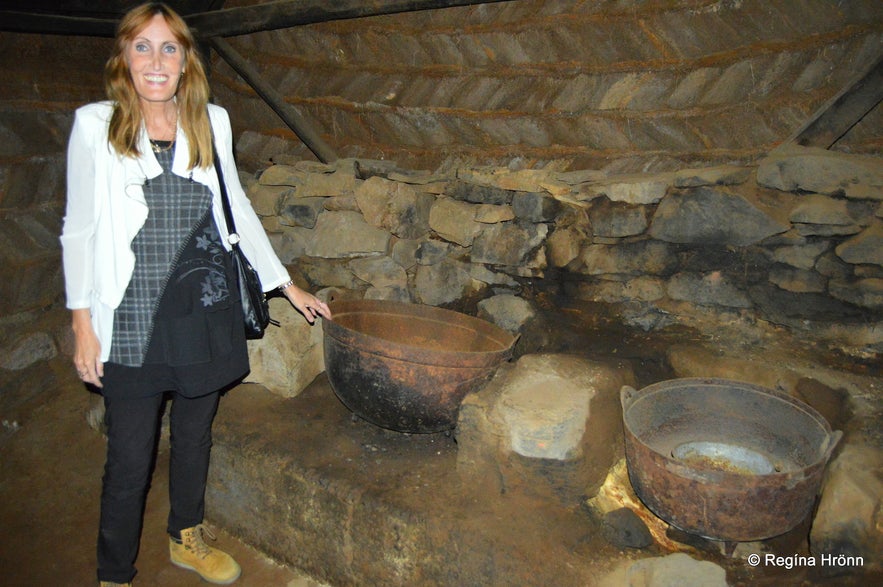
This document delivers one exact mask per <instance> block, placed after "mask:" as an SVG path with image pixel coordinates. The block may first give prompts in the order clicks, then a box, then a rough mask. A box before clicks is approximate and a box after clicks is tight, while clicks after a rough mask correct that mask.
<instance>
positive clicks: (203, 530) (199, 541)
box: [187, 524, 218, 558]
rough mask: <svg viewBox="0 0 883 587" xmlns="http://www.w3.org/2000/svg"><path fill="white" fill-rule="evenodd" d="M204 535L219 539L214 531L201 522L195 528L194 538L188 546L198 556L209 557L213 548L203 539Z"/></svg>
mask: <svg viewBox="0 0 883 587" xmlns="http://www.w3.org/2000/svg"><path fill="white" fill-rule="evenodd" d="M203 535H205V536H208V537H209V538H210V539H212V540H217V539H218V537H217V536H215V535H214V533H213V532H212V531H211V530H209V529H208V527H207V526H206V525H204V524H199V525H197V526H196V527H195V528H193V534H191V536H192V540H190V541H189V544H187V546H188V547H189V548H190V549H191V550H192V551H193V552H194V553H195V554H196V556H198V557H199V558H205V557H207V556H208V555H209V554H210V553H211V551H212V549H211V547H209V545H208V544H206V543H205V540H203Z"/></svg>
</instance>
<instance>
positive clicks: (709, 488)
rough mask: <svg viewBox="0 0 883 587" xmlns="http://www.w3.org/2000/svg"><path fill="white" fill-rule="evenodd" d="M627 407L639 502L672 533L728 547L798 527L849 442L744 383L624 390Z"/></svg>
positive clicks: (800, 406)
mask: <svg viewBox="0 0 883 587" xmlns="http://www.w3.org/2000/svg"><path fill="white" fill-rule="evenodd" d="M620 399H621V401H622V409H623V423H624V426H625V452H626V463H627V465H628V472H629V479H630V480H631V483H632V486H633V488H634V490H635V493H636V494H637V496H638V497H639V498H640V499H641V501H643V502H644V504H645V505H646V506H647V507H648V508H649V509H650V510H651V511H653V512H654V513H655V514H656V515H657V516H659V517H660V518H662V519H663V520H665V521H666V522H668V523H670V524H671V525H673V526H675V527H677V528H680V529H681V530H683V531H685V532H688V533H691V534H695V535H699V536H703V537H705V538H710V539H712V540H720V541H725V542H729V543H733V542H744V541H753V540H763V539H766V538H771V537H773V536H778V535H779V534H784V533H785V532H787V531H789V530H791V529H793V528H794V527H796V526H797V525H798V524H800V522H802V521H803V520H804V519H805V518H806V516H807V515H808V514H809V512H810V511H811V510H812V508H813V505H814V503H815V499H816V496H817V494H818V491H819V487H820V485H821V480H822V474H823V472H824V468H825V465H826V464H827V462H828V459H829V458H830V457H831V453H832V451H833V450H834V447H835V446H836V445H837V443H838V442H839V440H840V437H841V435H842V434H841V432H840V431H836V432H832V431H831V427H830V425H829V424H828V422H827V421H826V420H825V419H824V418H823V417H822V416H821V415H820V414H819V413H818V412H816V411H815V410H814V409H812V408H811V407H810V406H808V405H806V404H804V403H803V402H801V401H799V400H796V399H795V398H793V397H791V396H789V395H787V394H785V393H781V392H779V391H775V390H772V389H765V388H763V387H759V386H757V385H753V384H750V383H743V382H739V381H730V380H726V379H700V378H684V379H673V380H669V381H663V382H660V383H655V384H653V385H650V386H648V387H645V388H643V389H642V390H640V391H636V390H635V389H633V388H631V387H628V386H625V387H623V388H622V390H621V391H620Z"/></svg>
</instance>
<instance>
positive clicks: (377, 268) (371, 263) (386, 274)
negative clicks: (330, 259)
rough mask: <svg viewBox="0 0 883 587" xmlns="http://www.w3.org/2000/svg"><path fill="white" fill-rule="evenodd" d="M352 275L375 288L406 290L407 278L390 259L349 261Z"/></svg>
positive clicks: (377, 258) (368, 258) (402, 270)
mask: <svg viewBox="0 0 883 587" xmlns="http://www.w3.org/2000/svg"><path fill="white" fill-rule="evenodd" d="M349 266H350V269H351V270H352V272H353V274H354V275H355V276H356V277H358V278H359V279H361V280H362V281H364V282H366V283H370V284H371V285H372V286H374V287H377V288H384V287H398V288H404V289H407V288H408V276H407V274H406V273H405V270H404V269H402V266H401V265H399V264H398V263H396V262H395V261H394V260H392V259H391V258H390V257H385V256H384V257H362V258H360V259H354V260H352V261H350V264H349Z"/></svg>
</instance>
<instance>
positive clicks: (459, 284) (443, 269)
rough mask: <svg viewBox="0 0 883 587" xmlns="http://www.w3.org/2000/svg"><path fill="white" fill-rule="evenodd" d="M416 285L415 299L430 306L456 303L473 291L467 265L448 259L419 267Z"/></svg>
mask: <svg viewBox="0 0 883 587" xmlns="http://www.w3.org/2000/svg"><path fill="white" fill-rule="evenodd" d="M414 285H415V297H416V298H417V299H418V300H419V301H420V302H421V303H423V304H427V305H430V306H440V305H442V304H448V303H451V302H455V301H457V300H459V299H461V298H463V297H465V296H466V294H467V293H468V292H471V291H473V288H472V285H473V282H472V276H471V275H470V274H469V268H468V266H467V264H465V263H460V262H457V261H451V260H447V259H446V260H444V261H442V262H440V263H436V264H435V265H419V266H418V267H417V276H416V278H415V280H414Z"/></svg>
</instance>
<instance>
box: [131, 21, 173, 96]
mask: <svg viewBox="0 0 883 587" xmlns="http://www.w3.org/2000/svg"><path fill="white" fill-rule="evenodd" d="M126 62H127V63H128V64H129V72H130V74H131V75H132V83H133V84H134V85H135V91H136V92H137V93H138V97H140V98H141V99H142V100H145V101H148V102H167V101H169V100H171V99H172V98H174V97H175V92H177V91H178V82H179V81H180V79H181V75H182V74H183V72H184V50H183V49H182V48H181V44H180V43H179V42H178V39H176V38H175V35H174V34H172V31H171V29H169V25H168V24H166V20H165V18H163V17H162V15H161V14H157V15H156V16H154V17H153V18H152V19H151V20H150V22H148V23H147V26H145V27H144V28H143V29H142V30H141V31H140V32H138V33H137V34H136V35H135V36H134V37H133V38H132V40H131V41H130V42H129V46H128V47H127V48H126Z"/></svg>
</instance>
